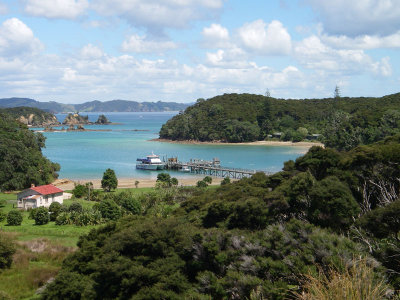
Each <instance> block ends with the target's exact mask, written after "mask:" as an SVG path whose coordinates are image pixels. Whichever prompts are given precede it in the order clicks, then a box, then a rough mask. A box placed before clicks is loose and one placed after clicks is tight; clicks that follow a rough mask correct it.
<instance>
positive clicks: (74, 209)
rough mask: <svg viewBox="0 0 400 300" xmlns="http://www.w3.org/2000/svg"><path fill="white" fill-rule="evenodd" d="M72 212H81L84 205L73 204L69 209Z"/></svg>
mask: <svg viewBox="0 0 400 300" xmlns="http://www.w3.org/2000/svg"><path fill="white" fill-rule="evenodd" d="M68 210H69V211H70V212H78V213H79V212H81V211H82V210H83V208H82V204H80V203H79V202H72V203H71V205H70V206H69V207H68Z"/></svg>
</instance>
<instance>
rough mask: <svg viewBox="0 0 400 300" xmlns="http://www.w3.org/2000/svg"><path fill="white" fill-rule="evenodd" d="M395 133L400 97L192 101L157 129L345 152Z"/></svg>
mask: <svg viewBox="0 0 400 300" xmlns="http://www.w3.org/2000/svg"><path fill="white" fill-rule="evenodd" d="M399 128H400V93H398V94H393V95H388V96H385V97H381V98H364V97H360V98H347V97H346V98H330V99H305V100H282V99H275V98H271V97H266V96H261V95H251V94H224V95H222V96H217V97H214V98H211V99H208V100H204V99H199V100H197V102H196V104H194V105H192V106H190V107H188V108H187V109H186V110H185V112H184V113H181V114H179V115H177V116H175V117H173V118H172V119H170V120H169V121H168V122H167V123H166V124H164V125H163V126H162V128H161V131H160V138H166V139H172V140H199V141H223V142H249V141H256V140H264V139H268V138H277V139H280V140H283V141H294V142H297V141H301V140H305V139H319V140H320V141H322V142H324V143H325V144H326V145H327V146H330V147H335V148H337V149H341V150H348V149H351V148H353V147H355V146H357V145H360V144H371V143H373V142H376V141H379V140H382V139H383V138H384V137H386V136H390V135H393V134H396V133H399V132H400V130H399ZM313 135H314V136H313Z"/></svg>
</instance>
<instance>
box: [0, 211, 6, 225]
mask: <svg viewBox="0 0 400 300" xmlns="http://www.w3.org/2000/svg"><path fill="white" fill-rule="evenodd" d="M6 218H7V214H6V213H5V212H4V211H2V210H0V222H3V221H4V220H5V219H6Z"/></svg>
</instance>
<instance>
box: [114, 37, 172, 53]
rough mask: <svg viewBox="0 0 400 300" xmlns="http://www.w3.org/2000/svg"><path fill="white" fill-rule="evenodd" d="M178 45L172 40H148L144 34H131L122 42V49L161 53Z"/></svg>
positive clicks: (125, 50)
mask: <svg viewBox="0 0 400 300" xmlns="http://www.w3.org/2000/svg"><path fill="white" fill-rule="evenodd" d="M177 47H178V45H177V44H175V43H174V42H172V41H156V40H149V39H147V38H146V36H140V35H137V34H134V35H131V36H130V37H128V38H127V39H126V40H125V41H124V42H123V43H122V51H124V52H135V53H163V52H165V51H168V50H172V49H176V48H177Z"/></svg>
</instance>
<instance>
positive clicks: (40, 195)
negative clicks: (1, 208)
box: [17, 184, 64, 210]
mask: <svg viewBox="0 0 400 300" xmlns="http://www.w3.org/2000/svg"><path fill="white" fill-rule="evenodd" d="M63 193H64V191H63V190H61V189H59V188H58V187H55V186H54V185H51V184H47V185H41V186H34V185H32V186H31V187H30V188H29V189H26V190H23V191H22V192H20V193H19V194H18V195H17V204H18V208H21V209H25V210H26V209H30V208H36V207H40V206H44V207H49V206H50V204H51V203H53V202H58V203H60V204H62V203H63V200H64V196H63Z"/></svg>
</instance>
